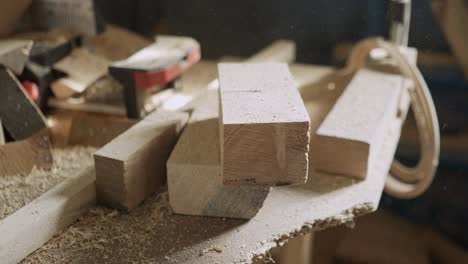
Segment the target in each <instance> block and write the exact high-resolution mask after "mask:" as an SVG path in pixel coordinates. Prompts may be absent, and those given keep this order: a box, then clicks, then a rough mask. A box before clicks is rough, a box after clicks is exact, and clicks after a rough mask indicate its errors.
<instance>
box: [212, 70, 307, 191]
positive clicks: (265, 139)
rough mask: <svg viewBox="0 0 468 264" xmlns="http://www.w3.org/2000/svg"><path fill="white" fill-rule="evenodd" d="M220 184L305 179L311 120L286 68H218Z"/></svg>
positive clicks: (299, 181)
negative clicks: (221, 168) (221, 170)
mask: <svg viewBox="0 0 468 264" xmlns="http://www.w3.org/2000/svg"><path fill="white" fill-rule="evenodd" d="M218 71H219V83H220V89H219V91H220V107H221V115H220V116H221V118H220V140H221V153H222V167H223V182H224V184H232V185H265V186H281V185H291V184H302V183H305V182H306V180H307V171H308V163H309V160H308V152H309V137H310V134H309V126H310V121H309V116H308V114H307V110H306V108H305V106H304V102H303V101H302V98H301V96H300V94H299V92H298V90H297V85H296V83H295V81H294V79H293V77H292V75H291V73H290V72H289V69H288V65H287V64H285V63H220V64H219V66H218Z"/></svg>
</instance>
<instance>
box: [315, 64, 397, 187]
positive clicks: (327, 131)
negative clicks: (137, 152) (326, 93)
mask: <svg viewBox="0 0 468 264" xmlns="http://www.w3.org/2000/svg"><path fill="white" fill-rule="evenodd" d="M403 84H404V79H403V77H402V76H400V75H394V74H388V73H382V72H377V71H371V70H368V69H361V70H359V71H358V72H356V74H355V75H354V76H353V78H352V80H351V82H350V83H349V84H348V86H347V87H346V89H345V90H344V91H343V94H342V95H341V96H340V97H339V99H338V101H337V102H336V104H335V105H334V106H333V108H332V109H331V111H330V112H329V113H328V115H327V116H326V118H325V120H324V121H323V122H322V124H321V125H320V127H319V128H318V130H317V132H316V137H317V138H316V141H315V145H314V149H316V151H311V159H312V164H313V166H314V168H315V169H316V170H318V171H322V172H327V173H333V174H342V175H346V176H351V177H356V178H359V179H365V178H366V177H367V175H368V173H369V164H371V163H372V162H373V159H376V158H377V154H378V153H377V151H378V149H380V145H381V144H382V140H383V137H384V135H386V133H387V132H386V131H387V130H388V129H389V126H390V125H391V123H392V122H393V120H394V119H395V118H396V117H397V116H399V115H401V112H400V109H399V107H400V101H401V100H402V96H403V95H404V94H406V92H404V89H405V88H404V87H403Z"/></svg>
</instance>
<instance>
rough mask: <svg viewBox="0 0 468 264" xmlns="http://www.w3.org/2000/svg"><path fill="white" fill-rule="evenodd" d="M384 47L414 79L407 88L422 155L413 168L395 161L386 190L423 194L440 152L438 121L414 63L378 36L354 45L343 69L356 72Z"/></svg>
mask: <svg viewBox="0 0 468 264" xmlns="http://www.w3.org/2000/svg"><path fill="white" fill-rule="evenodd" d="M375 48H381V49H384V50H385V51H386V52H388V54H389V55H390V57H391V58H393V59H394V60H395V61H396V63H397V65H398V67H399V69H400V70H401V72H402V74H403V75H404V76H406V77H408V78H410V79H411V80H413V82H414V90H412V91H410V95H411V106H412V109H413V111H414V116H415V119H416V125H417V128H418V131H419V132H418V133H419V138H420V139H421V158H420V160H419V162H418V164H417V165H416V166H415V167H412V168H410V167H406V166H405V165H403V164H401V163H400V162H398V161H396V160H394V161H393V163H392V167H391V170H390V174H389V176H388V177H387V182H386V185H385V191H386V192H387V193H388V194H390V195H392V196H394V197H397V198H404V199H411V198H415V197H417V196H419V195H420V194H421V193H423V192H424V191H425V190H426V189H427V188H428V187H429V186H430V185H431V183H432V180H433V178H434V175H435V172H436V169H437V165H438V163H439V154H440V134H439V121H438V119H437V113H436V110H435V107H434V102H433V100H432V97H431V94H430V92H429V88H428V87H427V84H426V82H425V81H424V79H423V77H422V75H421V72H420V71H419V70H418V69H417V68H416V65H413V64H411V63H409V62H408V61H407V60H406V59H405V58H404V57H403V56H402V55H401V53H400V52H399V50H398V47H397V46H395V45H393V44H391V43H389V42H386V41H384V40H383V39H381V38H369V39H365V40H362V41H360V42H359V43H357V44H356V46H355V47H354V48H353V50H352V52H351V55H350V57H349V58H348V64H347V67H346V69H345V71H350V72H355V71H356V70H358V69H360V68H362V67H364V66H365V64H366V62H367V58H368V56H369V53H370V52H371V50H373V49H375Z"/></svg>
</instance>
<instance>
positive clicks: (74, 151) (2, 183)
mask: <svg viewBox="0 0 468 264" xmlns="http://www.w3.org/2000/svg"><path fill="white" fill-rule="evenodd" d="M95 151H96V149H95V148H93V147H70V148H64V149H53V150H52V155H53V157H54V167H53V168H52V169H51V170H50V171H46V170H39V169H36V168H33V170H32V171H31V172H30V173H27V174H17V175H11V176H3V177H0V220H1V219H3V218H5V217H7V216H8V215H10V214H12V213H13V212H15V211H16V210H18V209H20V208H21V207H23V206H24V205H26V204H27V203H29V202H31V201H32V200H34V199H36V198H37V197H39V196H40V195H41V194H43V193H45V192H46V191H48V190H49V189H51V188H52V187H54V186H55V185H57V184H58V183H60V182H62V181H63V180H64V179H66V178H68V177H70V176H73V175H76V173H77V171H79V170H80V169H83V168H85V167H87V166H89V165H91V164H92V163H93V162H94V161H93V154H94V152H95Z"/></svg>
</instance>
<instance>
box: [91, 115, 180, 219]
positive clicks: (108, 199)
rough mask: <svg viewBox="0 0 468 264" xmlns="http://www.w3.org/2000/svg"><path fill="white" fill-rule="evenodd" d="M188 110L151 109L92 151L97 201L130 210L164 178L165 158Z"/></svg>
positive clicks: (159, 185) (154, 189)
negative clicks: (106, 142)
mask: <svg viewBox="0 0 468 264" xmlns="http://www.w3.org/2000/svg"><path fill="white" fill-rule="evenodd" d="M188 117H189V114H188V113H178V112H175V113H170V112H155V113H152V114H150V115H148V116H146V117H145V118H144V119H143V120H141V121H140V122H139V123H137V124H136V125H134V126H133V127H131V128H130V129H128V130H127V131H126V132H124V133H123V134H121V135H119V136H118V137H117V138H115V139H114V140H112V141H111V142H110V143H108V144H106V145H105V146H104V147H102V148H101V149H100V150H98V151H97V152H96V153H95V155H94V159H95V165H96V183H97V192H98V199H99V201H101V202H103V203H105V204H106V205H108V206H110V207H113V208H118V209H123V210H128V211H130V210H132V209H133V208H135V207H136V206H137V205H139V204H140V203H141V202H142V201H143V200H144V199H145V198H146V197H148V195H150V194H151V193H154V192H155V191H156V190H157V189H159V188H160V187H161V186H162V185H163V184H164V182H165V179H166V166H165V165H166V161H167V159H168V158H169V155H170V153H171V151H172V148H173V147H174V145H175V143H176V141H177V138H178V135H179V133H180V131H181V130H182V129H183V127H184V126H185V124H186V123H187V121H188Z"/></svg>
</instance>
